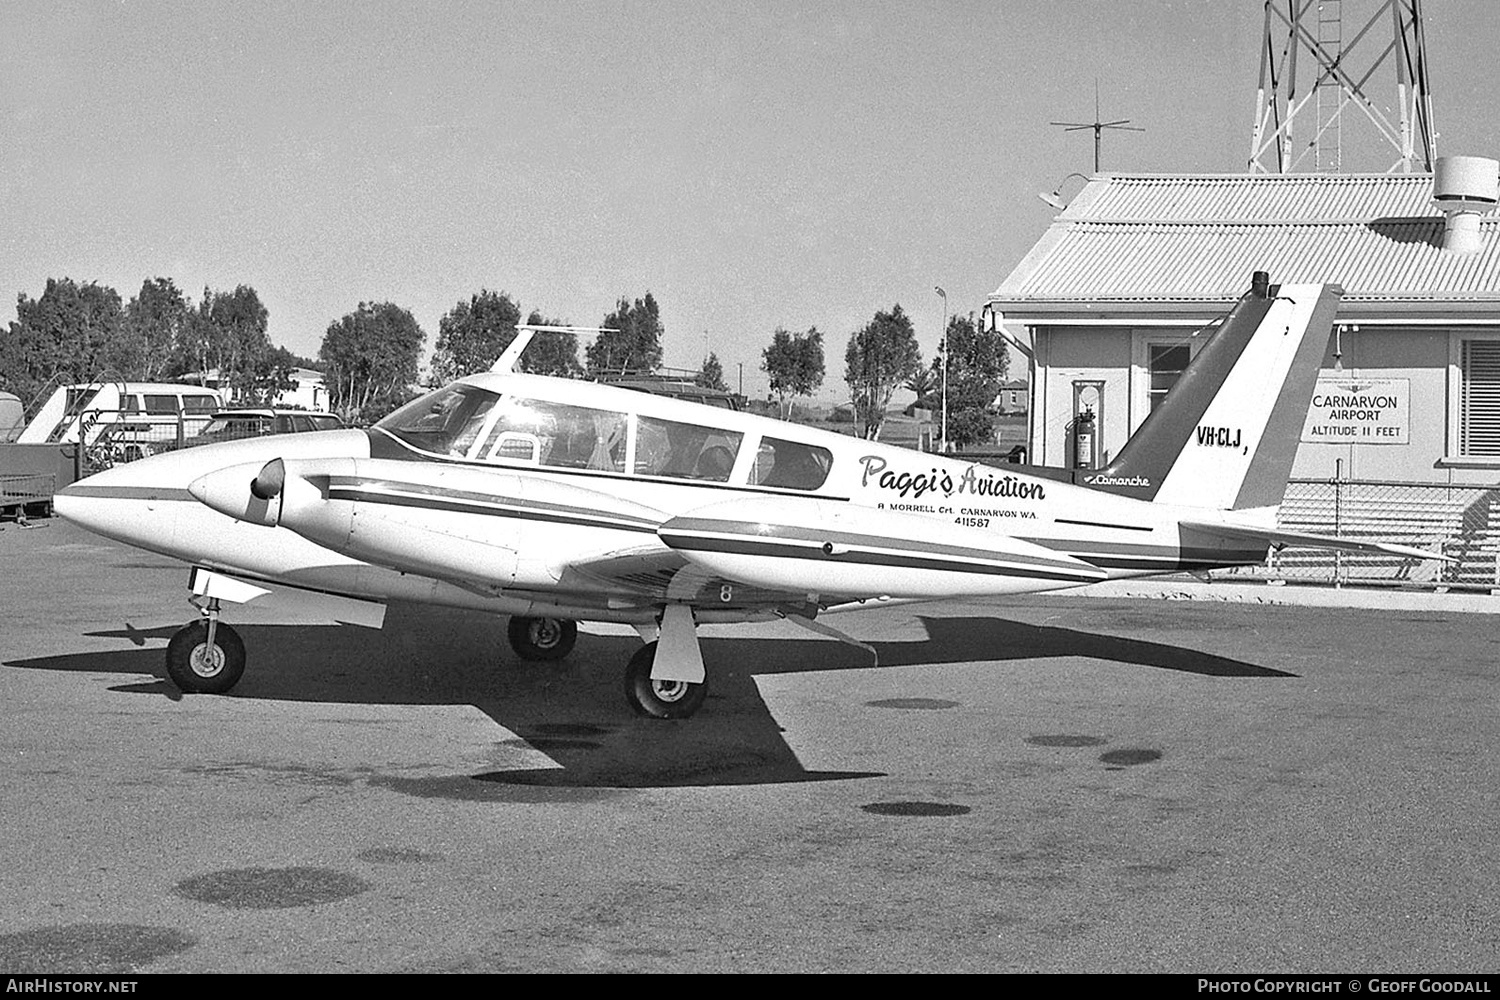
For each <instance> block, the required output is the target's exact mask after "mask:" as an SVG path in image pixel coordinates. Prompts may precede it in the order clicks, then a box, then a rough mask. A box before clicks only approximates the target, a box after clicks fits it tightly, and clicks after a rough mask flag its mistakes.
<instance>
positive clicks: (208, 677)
mask: <svg viewBox="0 0 1500 1000" xmlns="http://www.w3.org/2000/svg"><path fill="white" fill-rule="evenodd" d="M244 672H245V644H244V642H242V641H241V640H240V636H239V633H238V632H236V631H235V630H234V629H232V628H230V627H229V626H228V625H225V624H224V623H223V622H221V621H219V602H218V600H217V599H216V598H215V599H210V600H209V602H208V607H207V608H205V609H204V610H203V617H202V618H200V619H198V620H197V621H195V622H193V623H191V624H189V625H186V626H184V627H183V628H180V629H178V630H177V634H176V635H174V636H172V639H171V641H170V642H168V643H167V676H168V677H171V678H172V683H174V684H176V685H177V686H178V687H179V688H180V689H182V691H183V692H184V693H186V694H223V693H224V692H225V691H228V690H229V689H230V688H232V687H234V686H235V685H236V684H237V683H239V680H240V676H241V675H242V674H244Z"/></svg>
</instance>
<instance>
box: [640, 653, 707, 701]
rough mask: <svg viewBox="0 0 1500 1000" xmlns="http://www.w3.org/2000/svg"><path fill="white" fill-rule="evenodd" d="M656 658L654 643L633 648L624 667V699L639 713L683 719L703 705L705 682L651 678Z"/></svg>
mask: <svg viewBox="0 0 1500 1000" xmlns="http://www.w3.org/2000/svg"><path fill="white" fill-rule="evenodd" d="M655 661H656V643H654V642H648V643H647V644H646V645H644V646H642V647H641V648H640V649H638V650H636V653H635V655H634V656H632V657H631V658H630V664H629V665H628V666H626V668H625V700H626V701H628V702H630V707H631V708H633V709H635V710H636V712H638V713H640V714H641V715H645V716H648V717H650V718H653V719H686V718H687V717H688V716H690V715H692V714H693V713H694V712H696V711H698V709H700V708H702V707H703V699H704V698H706V697H708V683H707V682H706V681H705V682H704V683H702V684H690V683H688V682H687V681H653V680H652V679H651V664H652V663H654V662H655Z"/></svg>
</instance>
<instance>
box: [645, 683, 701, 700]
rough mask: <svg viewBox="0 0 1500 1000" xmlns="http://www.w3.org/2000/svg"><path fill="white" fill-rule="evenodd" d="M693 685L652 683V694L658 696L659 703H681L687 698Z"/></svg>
mask: <svg viewBox="0 0 1500 1000" xmlns="http://www.w3.org/2000/svg"><path fill="white" fill-rule="evenodd" d="M690 689H691V685H690V684H688V683H687V682H686V681H652V682H651V693H652V694H654V695H656V697H657V700H658V701H664V702H675V701H681V700H682V699H683V698H685V697H686V696H687V693H688V691H689V690H690Z"/></svg>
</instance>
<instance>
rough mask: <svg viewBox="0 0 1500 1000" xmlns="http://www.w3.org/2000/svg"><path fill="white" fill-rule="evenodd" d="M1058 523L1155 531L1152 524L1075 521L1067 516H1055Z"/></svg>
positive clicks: (1123, 529) (1084, 526)
mask: <svg viewBox="0 0 1500 1000" xmlns="http://www.w3.org/2000/svg"><path fill="white" fill-rule="evenodd" d="M1053 521H1054V523H1056V524H1076V525H1078V526H1080V527H1083V528H1118V529H1119V530H1121V531H1155V530H1156V529H1155V528H1153V527H1151V526H1150V525H1143V524H1106V523H1105V522H1103V521H1074V520H1072V519H1070V518H1066V517H1058V518H1053Z"/></svg>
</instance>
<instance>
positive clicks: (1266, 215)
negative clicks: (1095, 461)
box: [991, 174, 1500, 308]
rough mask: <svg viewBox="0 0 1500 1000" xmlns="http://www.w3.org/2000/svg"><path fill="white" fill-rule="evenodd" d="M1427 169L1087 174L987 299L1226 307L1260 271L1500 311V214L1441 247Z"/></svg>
mask: <svg viewBox="0 0 1500 1000" xmlns="http://www.w3.org/2000/svg"><path fill="white" fill-rule="evenodd" d="M1443 226H1444V220H1443V217H1442V215H1441V214H1440V213H1439V212H1438V211H1437V209H1436V208H1434V207H1433V204H1432V177H1431V175H1430V174H1378V175H1368V174H1352V175H1326V174H1294V175H1274V176H1269V175H1249V174H1245V175H1233V176H1222V175H1219V176H1159V175H1158V176H1119V175H1103V176H1099V177H1095V178H1092V179H1090V181H1089V182H1088V184H1087V185H1086V186H1085V188H1084V190H1083V191H1081V192H1080V193H1079V195H1078V196H1077V197H1076V198H1074V199H1073V202H1072V203H1071V204H1070V205H1069V206H1068V208H1067V209H1066V210H1065V211H1064V212H1063V213H1062V214H1061V215H1059V216H1058V217H1057V218H1056V220H1054V222H1053V224H1052V226H1051V227H1050V228H1049V229H1048V231H1047V233H1046V234H1045V235H1044V236H1043V237H1042V239H1041V240H1040V241H1038V243H1037V244H1036V246H1035V247H1034V248H1033V249H1032V251H1031V252H1030V253H1029V254H1028V255H1027V256H1026V258H1025V259H1024V260H1023V261H1022V262H1021V263H1020V264H1019V265H1017V267H1016V269H1015V270H1014V271H1012V272H1011V274H1010V275H1008V276H1007V277H1006V278H1005V280H1004V281H1003V282H1002V283H1001V285H1000V288H999V289H998V290H997V291H996V292H995V294H994V295H993V296H992V297H991V298H992V300H994V301H995V302H996V304H997V305H999V306H1000V307H1001V308H1004V307H1005V306H1007V305H1009V306H1011V307H1012V308H1016V307H1018V306H1024V305H1025V304H1036V305H1040V304H1044V303H1048V302H1054V303H1058V304H1064V303H1078V302H1097V301H1105V302H1109V301H1113V302H1142V301H1179V302H1222V301H1227V300H1232V299H1234V298H1236V297H1238V296H1239V295H1240V294H1241V292H1243V291H1244V289H1245V288H1246V287H1247V286H1248V283H1249V276H1250V273H1251V272H1252V271H1256V270H1261V271H1268V272H1270V274H1271V280H1272V281H1275V282H1296V281H1327V282H1336V283H1338V284H1341V285H1343V286H1344V289H1345V293H1346V294H1345V301H1346V302H1360V301H1367V302H1374V301H1409V302H1447V303H1459V302H1477V301H1483V300H1494V301H1497V302H1500V217H1496V216H1495V215H1493V214H1491V215H1487V216H1484V217H1483V219H1482V220H1481V224H1480V239H1481V249H1480V251H1479V252H1478V253H1473V254H1456V253H1453V252H1451V251H1447V250H1444V249H1442V236H1443Z"/></svg>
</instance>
